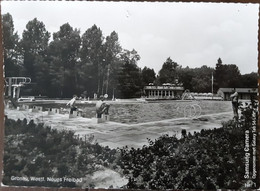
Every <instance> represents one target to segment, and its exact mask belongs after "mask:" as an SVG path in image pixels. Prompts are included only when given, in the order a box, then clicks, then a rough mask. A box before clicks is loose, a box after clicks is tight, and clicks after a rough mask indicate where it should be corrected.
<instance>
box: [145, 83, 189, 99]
mask: <svg viewBox="0 0 260 191" xmlns="http://www.w3.org/2000/svg"><path fill="white" fill-rule="evenodd" d="M144 91H145V94H146V98H147V99H180V98H181V96H182V94H183V92H184V87H183V86H178V85H174V84H163V85H160V86H156V85H149V86H145V87H144Z"/></svg>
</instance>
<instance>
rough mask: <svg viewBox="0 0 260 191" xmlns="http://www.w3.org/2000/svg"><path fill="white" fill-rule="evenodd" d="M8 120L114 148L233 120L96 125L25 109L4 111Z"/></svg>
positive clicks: (214, 117)
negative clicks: (40, 125) (90, 138)
mask: <svg viewBox="0 0 260 191" xmlns="http://www.w3.org/2000/svg"><path fill="white" fill-rule="evenodd" d="M5 115H6V116H7V117H8V118H9V119H14V120H17V119H21V120H22V119H24V118H26V119H27V120H28V121H29V120H34V121H35V122H36V123H44V124H45V125H46V126H50V127H52V128H55V129H58V130H72V131H74V132H75V135H79V136H82V137H85V136H94V139H95V140H96V141H97V142H98V143H99V144H100V145H103V146H109V147H110V148H117V147H120V148H121V147H123V146H126V145H127V146H128V147H134V148H138V147H142V146H143V145H148V141H147V138H149V139H151V140H154V139H157V138H158V137H160V136H161V135H164V134H168V135H174V134H176V136H177V137H180V133H181V130H182V129H186V131H187V132H191V133H193V132H194V131H197V132H199V131H200V130H201V129H213V128H219V127H222V122H224V121H228V120H230V119H232V118H233V113H232V111H229V112H222V113H214V114H208V115H201V116H200V117H199V118H197V119H192V118H174V119H165V120H161V121H150V122H145V123H137V124H126V123H118V122H113V121H107V122H105V123H97V122H96V121H95V119H94V118H92V119H90V118H83V117H75V118H69V116H68V114H54V115H48V113H47V112H30V111H28V110H22V111H21V110H16V109H8V108H7V109H5Z"/></svg>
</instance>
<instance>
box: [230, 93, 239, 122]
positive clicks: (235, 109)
mask: <svg viewBox="0 0 260 191" xmlns="http://www.w3.org/2000/svg"><path fill="white" fill-rule="evenodd" d="M230 98H231V102H232V108H233V113H234V119H235V120H238V93H237V91H236V89H235V88H234V90H233V91H232V94H231V95H230Z"/></svg>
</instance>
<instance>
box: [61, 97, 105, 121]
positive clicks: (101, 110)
mask: <svg viewBox="0 0 260 191" xmlns="http://www.w3.org/2000/svg"><path fill="white" fill-rule="evenodd" d="M77 98H78V97H77V95H74V96H73V98H72V99H71V100H70V101H69V102H68V103H67V104H66V105H67V106H69V107H70V114H73V112H74V111H77V110H78V108H77V107H76V100H77ZM106 98H107V96H106V95H105V96H100V99H99V100H98V101H97V103H96V114H97V118H101V116H102V114H105V115H108V110H109V107H110V105H109V104H107V103H105V102H104V100H105V99H106Z"/></svg>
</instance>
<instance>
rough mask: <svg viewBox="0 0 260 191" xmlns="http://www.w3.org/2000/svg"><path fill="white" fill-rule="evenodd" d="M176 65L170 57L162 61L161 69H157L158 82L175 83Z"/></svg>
mask: <svg viewBox="0 0 260 191" xmlns="http://www.w3.org/2000/svg"><path fill="white" fill-rule="evenodd" d="M178 66H179V65H178V64H177V63H176V62H173V61H172V59H171V58H170V57H169V58H167V60H166V61H165V62H164V63H163V66H162V69H161V70H160V71H159V76H158V81H159V83H160V84H163V83H175V80H176V79H177V78H178V76H177V73H176V69H177V68H178Z"/></svg>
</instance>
